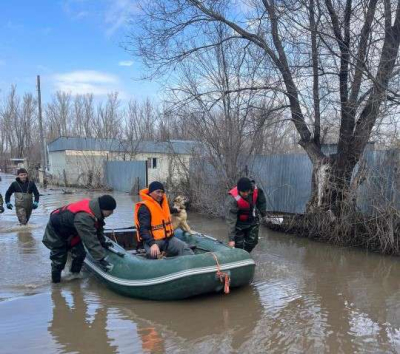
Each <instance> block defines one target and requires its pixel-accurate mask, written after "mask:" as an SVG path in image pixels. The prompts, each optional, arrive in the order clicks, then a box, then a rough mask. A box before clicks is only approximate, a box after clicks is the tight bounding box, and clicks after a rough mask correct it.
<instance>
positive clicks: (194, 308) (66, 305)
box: [48, 281, 263, 353]
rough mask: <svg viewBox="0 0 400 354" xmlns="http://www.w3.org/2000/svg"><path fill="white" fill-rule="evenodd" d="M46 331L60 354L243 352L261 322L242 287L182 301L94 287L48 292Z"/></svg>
mask: <svg viewBox="0 0 400 354" xmlns="http://www.w3.org/2000/svg"><path fill="white" fill-rule="evenodd" d="M51 299H52V302H53V317H52V319H51V321H50V325H49V327H48V330H49V332H50V334H51V336H52V337H53V339H54V340H55V341H56V342H57V344H58V345H59V348H60V351H59V352H61V353H67V352H68V353H70V352H74V353H87V352H93V353H117V352H132V353H166V352H175V351H180V350H182V348H185V347H188V346H189V347H190V348H192V350H193V352H195V353H197V352H202V353H221V352H227V353H232V352H245V350H243V348H245V346H246V344H244V343H245V342H246V341H250V340H251V338H252V336H253V332H254V331H255V328H256V326H257V324H258V322H259V321H260V319H261V316H262V312H263V310H262V307H261V303H260V301H259V297H258V292H257V291H255V289H253V288H251V287H248V288H246V289H242V290H237V291H234V293H233V294H232V296H231V295H229V296H223V295H222V296H221V295H219V296H205V297H201V298H197V299H192V300H187V301H182V302H152V301H141V300H135V299H129V298H124V297H120V296H118V295H115V294H113V293H110V292H109V291H108V290H107V289H106V288H102V289H98V288H96V284H95V282H91V281H88V282H87V284H82V283H80V282H74V283H72V282H71V283H70V284H68V285H64V287H59V288H56V287H54V289H53V291H52V294H51Z"/></svg>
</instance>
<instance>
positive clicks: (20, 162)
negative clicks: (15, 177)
mask: <svg viewBox="0 0 400 354" xmlns="http://www.w3.org/2000/svg"><path fill="white" fill-rule="evenodd" d="M27 167H28V166H27V161H26V158H24V157H14V158H10V159H9V160H8V163H7V172H9V173H12V174H16V173H17V170H18V169H19V168H27Z"/></svg>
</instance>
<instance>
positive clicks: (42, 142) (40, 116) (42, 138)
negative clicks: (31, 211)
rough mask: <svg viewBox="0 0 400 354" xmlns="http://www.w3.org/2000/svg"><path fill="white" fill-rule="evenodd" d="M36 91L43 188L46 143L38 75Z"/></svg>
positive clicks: (45, 169)
mask: <svg viewBox="0 0 400 354" xmlns="http://www.w3.org/2000/svg"><path fill="white" fill-rule="evenodd" d="M37 90H38V108H39V130H40V143H41V147H42V153H41V155H42V169H43V186H44V187H45V188H46V186H47V177H46V171H47V156H46V155H47V154H46V142H45V140H44V134H43V121H42V96H41V93H40V75H38V76H37Z"/></svg>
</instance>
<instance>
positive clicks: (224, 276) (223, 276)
mask: <svg viewBox="0 0 400 354" xmlns="http://www.w3.org/2000/svg"><path fill="white" fill-rule="evenodd" d="M210 253H211V254H212V256H213V257H214V259H215V263H217V277H218V278H219V281H220V282H221V283H224V293H225V294H229V291H230V290H229V284H230V282H231V278H230V276H229V274H228V273H224V272H222V271H221V266H220V265H219V262H218V258H217V255H216V254H215V253H214V252H210Z"/></svg>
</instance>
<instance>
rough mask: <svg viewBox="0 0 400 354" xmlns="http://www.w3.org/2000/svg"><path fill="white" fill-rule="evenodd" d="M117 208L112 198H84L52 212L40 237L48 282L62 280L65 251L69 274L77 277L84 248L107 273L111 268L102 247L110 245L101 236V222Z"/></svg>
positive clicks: (81, 264) (102, 233)
mask: <svg viewBox="0 0 400 354" xmlns="http://www.w3.org/2000/svg"><path fill="white" fill-rule="evenodd" d="M116 207H117V202H116V201H115V199H114V198H113V197H112V196H111V195H103V196H101V197H99V198H94V199H91V200H90V199H83V200H80V201H78V202H75V203H72V204H68V205H66V206H63V207H61V208H59V209H56V210H54V211H53V212H52V213H51V214H50V220H49V222H48V224H47V226H46V231H45V233H44V236H43V241H42V242H43V244H44V245H45V246H46V247H47V248H48V249H50V259H51V279H52V281H53V283H59V282H60V281H61V272H62V270H63V269H64V267H65V264H66V262H67V256H68V252H70V253H71V256H72V264H71V269H70V271H71V273H72V274H75V275H78V274H79V273H80V271H81V268H82V266H83V261H84V260H85V257H86V251H85V247H86V249H87V250H88V251H89V252H90V255H91V256H92V257H93V258H94V259H95V260H96V261H97V262H98V265H99V266H100V267H101V268H102V269H103V271H105V272H107V271H109V270H110V269H112V265H111V264H110V263H109V262H107V260H106V259H105V258H106V255H107V254H106V251H105V250H104V249H105V248H109V246H110V245H109V244H110V243H111V242H107V241H106V239H105V237H104V225H105V222H104V219H105V218H107V217H109V216H110V215H111V214H112V213H113V212H114V210H115V208H116Z"/></svg>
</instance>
